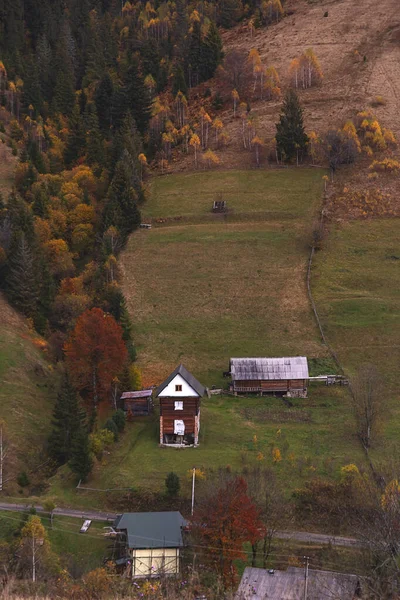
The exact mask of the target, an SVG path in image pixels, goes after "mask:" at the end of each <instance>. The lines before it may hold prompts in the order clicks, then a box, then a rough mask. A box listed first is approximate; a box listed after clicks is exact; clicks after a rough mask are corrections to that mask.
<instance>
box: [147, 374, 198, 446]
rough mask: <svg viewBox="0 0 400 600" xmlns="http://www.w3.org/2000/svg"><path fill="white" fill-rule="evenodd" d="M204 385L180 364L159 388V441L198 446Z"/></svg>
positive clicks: (166, 443) (175, 444)
mask: <svg viewBox="0 0 400 600" xmlns="http://www.w3.org/2000/svg"><path fill="white" fill-rule="evenodd" d="M205 391H206V390H205V387H204V386H202V385H201V383H199V382H198V381H197V379H196V378H195V377H193V375H192V374H191V373H189V371H188V370H187V369H185V367H184V366H183V365H179V366H178V367H177V368H176V369H175V370H174V371H173V372H172V373H171V375H170V376H169V377H167V379H166V380H165V381H164V382H163V383H162V384H161V385H160V386H159V387H158V388H157V390H156V396H157V397H158V398H159V400H160V444H162V445H167V446H169V445H171V446H197V445H198V443H199V432H200V401H201V398H202V397H203V396H204V394H205Z"/></svg>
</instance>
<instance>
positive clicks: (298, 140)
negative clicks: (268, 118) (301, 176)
mask: <svg viewBox="0 0 400 600" xmlns="http://www.w3.org/2000/svg"><path fill="white" fill-rule="evenodd" d="M276 132H277V133H276V147H277V150H278V152H279V154H280V156H281V157H282V159H286V160H292V159H293V158H295V157H296V158H297V160H298V159H299V156H301V155H302V154H303V153H305V151H306V148H307V143H308V137H307V135H306V133H305V130H304V124H303V110H302V108H301V106H300V102H299V99H298V97H297V94H296V92H295V91H294V90H289V91H288V93H287V94H286V97H285V100H284V102H283V107H282V112H281V116H280V120H279V123H277V125H276Z"/></svg>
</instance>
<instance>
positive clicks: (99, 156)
mask: <svg viewBox="0 0 400 600" xmlns="http://www.w3.org/2000/svg"><path fill="white" fill-rule="evenodd" d="M85 124H86V127H85V129H86V157H87V162H88V164H89V165H99V167H101V166H103V164H104V159H105V156H104V146H103V138H102V135H101V132H100V127H99V120H98V118H97V112H96V105H95V104H94V103H93V102H89V103H88V105H87V106H86V114H85Z"/></svg>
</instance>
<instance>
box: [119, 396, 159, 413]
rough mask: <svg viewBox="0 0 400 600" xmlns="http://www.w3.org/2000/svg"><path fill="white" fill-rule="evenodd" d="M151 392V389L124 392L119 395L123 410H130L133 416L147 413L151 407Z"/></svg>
mask: <svg viewBox="0 0 400 600" xmlns="http://www.w3.org/2000/svg"><path fill="white" fill-rule="evenodd" d="M152 393H153V390H138V391H136V392H124V393H123V394H122V396H121V400H122V402H123V403H124V410H125V411H127V412H128V411H131V413H132V414H133V415H134V416H139V415H149V414H150V412H151V411H152V408H153V401H152Z"/></svg>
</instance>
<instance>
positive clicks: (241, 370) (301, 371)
mask: <svg viewBox="0 0 400 600" xmlns="http://www.w3.org/2000/svg"><path fill="white" fill-rule="evenodd" d="M230 371H231V376H232V379H233V380H240V381H246V380H262V381H271V380H283V379H308V377H309V375H308V364H307V358H306V357H305V356H289V357H282V358H231V362H230Z"/></svg>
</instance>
